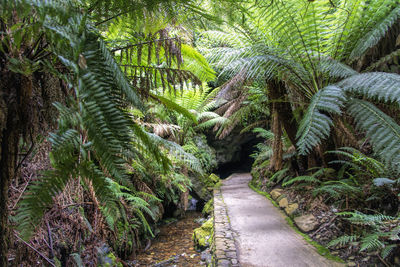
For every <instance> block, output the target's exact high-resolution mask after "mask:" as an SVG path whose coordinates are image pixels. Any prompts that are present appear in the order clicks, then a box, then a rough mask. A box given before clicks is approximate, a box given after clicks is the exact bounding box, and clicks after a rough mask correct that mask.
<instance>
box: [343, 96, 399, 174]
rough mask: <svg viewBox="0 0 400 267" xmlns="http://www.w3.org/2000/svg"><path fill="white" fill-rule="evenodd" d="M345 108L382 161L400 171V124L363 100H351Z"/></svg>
mask: <svg viewBox="0 0 400 267" xmlns="http://www.w3.org/2000/svg"><path fill="white" fill-rule="evenodd" d="M347 109H348V111H349V113H350V115H351V116H353V117H354V118H355V119H356V123H357V126H358V127H359V128H360V129H362V130H363V131H365V132H366V135H367V136H368V137H369V138H370V139H371V143H372V144H373V145H374V148H375V149H376V151H377V152H378V153H379V155H380V156H381V157H382V158H383V159H384V161H385V162H386V163H387V164H389V165H390V166H391V167H392V168H393V170H395V171H397V172H400V126H399V125H398V124H397V123H396V122H395V121H394V120H393V119H392V118H391V117H389V116H388V115H386V114H385V113H383V112H382V111H381V110H379V109H378V108H377V107H375V106H374V105H373V104H371V103H369V102H366V101H363V100H356V99H353V100H351V101H350V102H349V106H348V108H347Z"/></svg>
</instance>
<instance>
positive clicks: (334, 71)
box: [319, 59, 357, 78]
mask: <svg viewBox="0 0 400 267" xmlns="http://www.w3.org/2000/svg"><path fill="white" fill-rule="evenodd" d="M319 64H320V66H319V67H320V69H321V71H322V72H323V73H328V74H329V76H331V77H334V78H347V77H351V76H353V75H356V74H357V71H355V70H354V69H352V68H351V67H349V66H347V65H346V64H343V63H341V62H339V61H336V60H334V59H322V60H321V61H320V62H319Z"/></svg>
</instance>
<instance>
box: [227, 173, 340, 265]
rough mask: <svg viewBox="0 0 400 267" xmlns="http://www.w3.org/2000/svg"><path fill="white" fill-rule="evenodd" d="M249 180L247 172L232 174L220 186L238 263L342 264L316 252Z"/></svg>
mask: <svg viewBox="0 0 400 267" xmlns="http://www.w3.org/2000/svg"><path fill="white" fill-rule="evenodd" d="M250 180H251V176H250V174H249V173H242V174H233V175H231V176H230V177H229V178H228V179H226V180H224V181H223V185H222V187H221V192H222V195H223V198H224V202H225V204H226V207H227V209H228V215H229V219H230V224H231V228H232V229H233V231H234V232H235V237H236V245H237V248H238V256H239V262H240V264H241V266H242V267H253V266H257V267H291V266H293V267H302V266H316V267H317V266H318V267H323V266H342V265H341V264H338V263H336V262H332V261H329V260H327V259H326V258H324V257H322V256H320V255H319V254H318V253H317V251H316V249H315V248H314V247H313V246H311V245H310V244H308V243H307V242H306V241H305V240H304V239H303V238H302V236H300V235H298V234H297V233H296V232H295V231H294V230H293V229H292V228H291V227H290V226H288V224H287V222H286V221H285V218H284V215H283V214H282V213H281V212H280V211H279V210H278V209H277V208H276V207H274V206H273V205H272V203H271V202H270V201H269V200H268V199H266V198H265V197H264V196H261V195H259V194H258V193H256V192H254V191H253V190H251V189H250V188H249V187H248V183H249V181H250Z"/></svg>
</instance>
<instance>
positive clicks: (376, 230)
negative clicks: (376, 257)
mask: <svg viewBox="0 0 400 267" xmlns="http://www.w3.org/2000/svg"><path fill="white" fill-rule="evenodd" d="M338 215H341V216H349V217H347V218H345V219H346V220H348V221H349V222H350V223H351V224H354V225H361V226H364V227H365V230H364V231H363V232H362V233H361V235H351V236H348V235H344V236H340V237H339V238H337V239H334V240H332V241H331V242H330V243H329V245H328V246H330V247H333V246H337V245H338V246H344V245H346V244H347V243H351V242H356V241H358V240H359V241H360V243H361V244H360V251H364V250H367V251H379V252H381V256H382V257H383V258H386V257H387V256H389V254H390V252H391V251H392V250H393V249H394V248H396V247H397V245H396V244H392V242H396V241H398V240H400V238H399V235H398V233H399V231H400V227H399V225H398V222H399V220H400V218H396V217H392V216H386V215H383V214H372V215H370V214H364V213H361V212H357V211H355V212H341V213H338ZM396 224H397V226H393V225H396Z"/></svg>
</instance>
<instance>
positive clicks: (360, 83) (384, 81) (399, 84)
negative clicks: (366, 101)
mask: <svg viewBox="0 0 400 267" xmlns="http://www.w3.org/2000/svg"><path fill="white" fill-rule="evenodd" d="M337 85H338V86H339V87H341V88H343V89H344V90H345V91H347V92H350V93H353V94H356V95H357V94H360V95H364V96H367V97H368V98H371V99H377V100H380V101H384V102H387V103H393V102H395V103H398V104H400V75H398V74H394V73H385V72H369V73H362V74H357V75H354V76H351V77H349V78H347V79H344V80H342V81H340V82H339V83H337Z"/></svg>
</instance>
